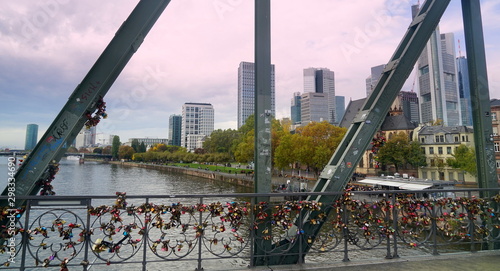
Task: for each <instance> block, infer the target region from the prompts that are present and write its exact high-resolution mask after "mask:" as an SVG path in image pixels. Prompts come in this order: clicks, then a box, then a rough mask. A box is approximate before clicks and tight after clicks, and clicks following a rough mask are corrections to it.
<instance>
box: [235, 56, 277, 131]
mask: <svg viewBox="0 0 500 271" xmlns="http://www.w3.org/2000/svg"><path fill="white" fill-rule="evenodd" d="M274 86H275V85H274V65H271V114H272V115H273V116H276V111H275V104H276V102H275V87H274ZM254 97H255V64H254V63H251V62H241V63H240V66H239V67H238V128H240V127H241V126H243V125H244V124H245V122H246V120H247V118H248V117H250V116H251V115H253V113H254V110H255V98H254Z"/></svg>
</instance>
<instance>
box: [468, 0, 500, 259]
mask: <svg viewBox="0 0 500 271" xmlns="http://www.w3.org/2000/svg"><path fill="white" fill-rule="evenodd" d="M462 13H463V21H464V34H465V45H466V51H467V64H468V69H469V81H470V95H471V101H472V120H473V124H474V143H475V149H476V162H477V181H478V185H479V187H480V188H498V176H497V172H496V163H495V152H494V149H493V146H494V144H493V125H492V120H491V107H490V91H489V86H488V73H487V69H486V53H485V49H484V37H483V26H482V21H481V7H480V3H479V0H462ZM494 195H495V193H494V192H493V191H482V192H481V197H482V198H484V197H486V198H490V197H492V196H494ZM492 205H494V206H493V208H495V209H497V208H498V204H497V203H496V202H492ZM491 222H492V221H491V218H490V221H489V223H490V225H491ZM498 233H499V229H498V228H496V227H492V232H491V233H490V235H489V236H498ZM488 247H489V248H490V249H492V248H495V249H498V248H500V243H490V244H489V245H488Z"/></svg>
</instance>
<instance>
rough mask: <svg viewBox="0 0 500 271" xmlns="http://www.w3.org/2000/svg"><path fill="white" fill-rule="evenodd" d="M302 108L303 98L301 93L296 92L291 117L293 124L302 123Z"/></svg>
mask: <svg viewBox="0 0 500 271" xmlns="http://www.w3.org/2000/svg"><path fill="white" fill-rule="evenodd" d="M300 108H301V97H300V92H295V93H294V94H293V98H292V106H291V108H290V110H291V116H292V118H291V119H292V124H293V125H295V124H300V122H301V121H302V119H301V116H300Z"/></svg>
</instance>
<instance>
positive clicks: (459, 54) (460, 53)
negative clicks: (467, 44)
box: [458, 39, 462, 57]
mask: <svg viewBox="0 0 500 271" xmlns="http://www.w3.org/2000/svg"><path fill="white" fill-rule="evenodd" d="M458 56H459V57H462V49H460V39H458Z"/></svg>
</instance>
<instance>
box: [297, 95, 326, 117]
mask: <svg viewBox="0 0 500 271" xmlns="http://www.w3.org/2000/svg"><path fill="white" fill-rule="evenodd" d="M327 98H328V94H326V93H316V92H306V93H303V94H302V96H301V106H300V108H301V110H300V115H301V119H302V122H301V123H302V124H303V125H307V124H308V123H309V122H312V121H314V122H321V121H328V116H329V114H328V103H326V101H327Z"/></svg>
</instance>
